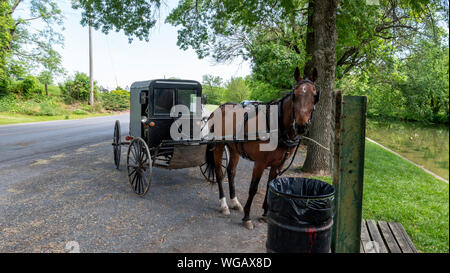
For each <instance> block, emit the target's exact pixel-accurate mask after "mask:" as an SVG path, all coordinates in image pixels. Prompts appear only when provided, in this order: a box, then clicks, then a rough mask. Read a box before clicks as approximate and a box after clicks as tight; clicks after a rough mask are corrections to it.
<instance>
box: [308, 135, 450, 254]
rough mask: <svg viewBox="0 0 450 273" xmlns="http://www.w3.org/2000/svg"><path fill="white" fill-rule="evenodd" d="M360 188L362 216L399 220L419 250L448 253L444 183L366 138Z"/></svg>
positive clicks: (447, 187)
mask: <svg viewBox="0 0 450 273" xmlns="http://www.w3.org/2000/svg"><path fill="white" fill-rule="evenodd" d="M316 178H317V179H320V180H323V181H325V182H328V183H331V178H330V177H316ZM363 191H364V192H363V211H362V214H363V215H362V216H363V219H368V220H369V219H373V220H382V221H393V222H399V223H401V224H402V225H403V227H404V228H405V230H406V232H407V233H408V235H409V236H410V237H411V240H412V241H413V243H414V245H415V246H416V248H417V249H418V250H419V251H420V252H432V253H436V252H439V253H448V251H449V202H448V200H449V185H448V184H446V183H445V182H443V181H441V180H438V179H436V178H434V177H433V176H432V175H430V174H427V173H426V172H424V171H423V170H421V169H419V168H417V167H416V166H414V165H412V164H411V163H409V162H407V161H405V160H403V159H401V158H400V157H398V156H396V155H394V154H392V153H390V152H388V151H386V150H384V149H383V148H381V147H379V146H377V145H376V144H373V143H370V142H367V141H366V153H365V166H364V190H363Z"/></svg>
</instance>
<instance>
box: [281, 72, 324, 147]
mask: <svg viewBox="0 0 450 273" xmlns="http://www.w3.org/2000/svg"><path fill="white" fill-rule="evenodd" d="M305 83H308V84H311V85H313V86H314V88H315V89H316V95H314V107H313V111H312V112H311V116H310V117H309V120H308V122H306V123H305V124H304V125H302V126H300V125H299V124H298V123H297V121H296V119H295V104H294V101H295V90H296V89H297V88H298V87H299V86H300V85H302V84H305ZM287 96H290V97H291V101H292V109H291V120H292V123H291V124H290V125H289V127H287V128H285V129H284V130H279V132H280V137H279V140H280V141H281V142H282V143H283V144H284V145H285V146H287V147H295V146H298V144H299V142H300V138H301V136H303V135H306V134H307V133H308V130H309V125H310V124H311V123H312V121H313V117H314V112H315V110H316V104H317V103H318V102H319V98H320V89H319V88H318V86H317V85H316V84H315V83H314V82H312V81H311V80H309V79H308V78H305V79H303V80H301V81H299V82H297V84H296V85H295V86H294V88H292V91H291V93H290V94H288V95H286V96H284V97H283V98H282V99H280V100H279V102H278V109H279V110H278V111H279V115H278V117H279V118H280V122H279V124H280V125H281V126H283V125H282V124H283V111H282V108H283V101H284V99H285V98H286V97H287ZM290 130H293V131H294V138H291V137H290V135H289V132H290Z"/></svg>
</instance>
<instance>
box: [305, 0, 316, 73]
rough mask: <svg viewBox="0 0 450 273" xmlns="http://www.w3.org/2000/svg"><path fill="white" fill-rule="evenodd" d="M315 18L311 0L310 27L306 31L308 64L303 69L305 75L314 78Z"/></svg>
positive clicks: (309, 5) (309, 10)
mask: <svg viewBox="0 0 450 273" xmlns="http://www.w3.org/2000/svg"><path fill="white" fill-rule="evenodd" d="M313 16H314V0H310V1H309V2H308V26H307V29H306V47H305V50H306V60H307V61H306V64H305V67H304V68H303V75H304V76H307V77H309V78H310V79H311V78H312V75H313V71H314V61H313V55H314V25H313V23H314V22H313Z"/></svg>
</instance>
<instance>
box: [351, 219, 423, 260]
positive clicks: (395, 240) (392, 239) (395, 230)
mask: <svg viewBox="0 0 450 273" xmlns="http://www.w3.org/2000/svg"><path fill="white" fill-rule="evenodd" d="M360 251H361V253H417V249H416V248H415V247H414V245H413V243H412V241H411V239H410V238H409V236H408V234H407V233H406V231H405V229H404V228H403V226H402V224H400V223H394V222H389V223H387V222H384V221H378V224H377V222H376V221H374V220H366V221H365V220H363V221H362V224H361V249H360Z"/></svg>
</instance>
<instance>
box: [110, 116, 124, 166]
mask: <svg viewBox="0 0 450 273" xmlns="http://www.w3.org/2000/svg"><path fill="white" fill-rule="evenodd" d="M112 145H113V153H114V165H116V169H119V166H120V154H121V152H122V144H121V140H120V122H119V121H118V120H116V124H115V125H114V135H113V144H112Z"/></svg>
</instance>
